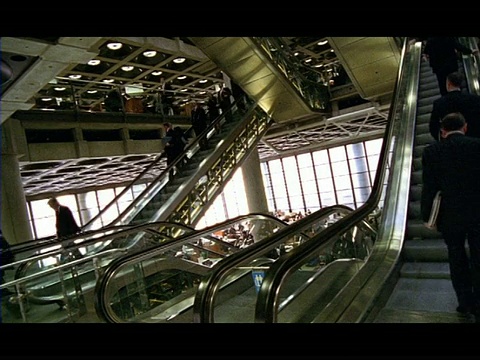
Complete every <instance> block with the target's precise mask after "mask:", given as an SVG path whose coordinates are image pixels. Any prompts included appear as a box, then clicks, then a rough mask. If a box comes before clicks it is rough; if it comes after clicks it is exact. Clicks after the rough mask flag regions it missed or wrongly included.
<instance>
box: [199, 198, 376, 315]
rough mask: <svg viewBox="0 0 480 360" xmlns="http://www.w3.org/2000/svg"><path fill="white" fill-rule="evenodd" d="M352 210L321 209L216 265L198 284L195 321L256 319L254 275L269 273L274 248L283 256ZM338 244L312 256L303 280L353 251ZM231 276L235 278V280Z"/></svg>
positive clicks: (335, 207)
mask: <svg viewBox="0 0 480 360" xmlns="http://www.w3.org/2000/svg"><path fill="white" fill-rule="evenodd" d="M350 212H352V209H351V208H349V207H347V206H343V205H333V206H330V207H327V208H323V209H320V210H318V211H316V212H314V213H313V214H311V215H309V216H307V217H305V218H303V219H301V220H298V221H297V222H295V223H293V224H291V225H289V226H288V227H287V228H284V229H282V230H279V231H278V232H276V233H275V234H273V235H271V236H270V237H268V238H266V239H263V240H262V241H261V242H257V243H255V244H254V245H252V246H250V247H249V248H248V249H245V250H242V251H239V252H237V253H236V254H233V255H231V256H230V257H228V258H227V259H225V260H224V261H222V262H221V263H219V264H218V265H216V266H215V267H214V268H213V270H212V271H211V272H210V273H209V274H208V275H207V276H205V277H204V278H203V279H202V281H201V283H200V284H199V288H198V291H197V293H196V295H195V303H194V321H195V322H201V323H205V322H208V323H210V322H254V309H255V301H256V290H255V286H254V285H255V284H254V282H253V281H252V276H253V277H254V278H257V277H260V278H261V277H262V276H263V274H264V273H268V271H269V270H268V269H269V268H270V267H271V266H272V264H274V263H275V261H277V259H278V256H276V257H274V258H272V257H271V252H272V250H275V249H279V250H280V251H279V255H280V258H281V257H282V255H283V254H288V253H290V252H292V251H293V250H294V249H295V248H297V247H299V246H302V244H303V243H305V242H308V241H310V239H311V238H312V237H314V236H315V235H316V234H318V233H321V232H322V231H324V229H325V228H327V227H328V226H331V224H333V223H335V222H336V221H338V220H339V219H340V218H341V217H342V216H345V215H346V214H349V213H350ZM337 245H338V246H337V248H336V249H335V250H332V249H329V250H327V251H325V252H322V253H321V254H318V256H317V257H316V258H315V259H312V261H311V262H310V263H309V264H308V265H307V266H306V267H305V268H304V273H303V274H302V276H301V277H302V279H303V280H304V281H307V278H309V277H311V276H312V274H313V273H314V272H316V271H318V269H320V268H323V267H324V266H326V265H327V264H329V263H330V262H331V261H333V260H334V259H336V258H338V257H341V256H342V253H343V252H344V251H348V250H350V249H347V248H346V247H348V245H349V244H347V243H345V242H342V243H341V242H338V243H337ZM344 245H345V247H344ZM367 251H368V250H367ZM232 278H235V279H236V281H235V282H232V281H231V279H232ZM260 282H261V280H260ZM258 285H259V284H257V286H258ZM289 295H292V294H290V293H289ZM285 297H286V298H289V296H285Z"/></svg>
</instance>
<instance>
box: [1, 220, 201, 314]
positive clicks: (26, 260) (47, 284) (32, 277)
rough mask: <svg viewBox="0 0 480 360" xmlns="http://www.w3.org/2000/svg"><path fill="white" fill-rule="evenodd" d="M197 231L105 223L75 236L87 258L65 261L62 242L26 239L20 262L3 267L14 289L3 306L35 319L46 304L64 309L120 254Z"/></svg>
mask: <svg viewBox="0 0 480 360" xmlns="http://www.w3.org/2000/svg"><path fill="white" fill-rule="evenodd" d="M193 231H194V229H193V228H192V227H189V226H187V225H183V224H178V223H168V222H153V223H148V224H143V225H137V226H133V225H130V226H116V227H106V228H103V229H99V230H95V231H90V232H88V233H85V234H81V235H78V236H76V237H73V238H71V240H70V241H73V242H74V243H75V245H74V247H76V248H77V249H78V250H79V251H80V252H81V253H82V254H83V257H82V258H81V259H69V260H68V261H67V262H65V263H63V262H61V261H60V257H61V255H62V254H64V252H65V249H64V248H63V247H62V245H61V243H60V242H58V241H57V242H54V243H50V242H48V241H46V242H39V243H37V244H35V242H33V243H32V242H29V243H28V244H21V245H22V246H17V247H15V253H14V254H15V262H14V263H12V264H9V265H6V266H2V269H4V270H5V273H6V276H5V280H6V282H5V283H4V284H2V285H1V288H2V292H3V293H4V295H5V291H6V292H7V293H10V295H9V296H7V295H5V297H4V298H3V299H2V300H5V301H2V307H3V305H6V306H7V307H8V308H9V309H10V310H11V311H12V312H13V313H14V314H16V315H17V318H20V317H22V318H23V320H25V321H27V319H28V320H29V321H32V317H33V319H36V316H37V315H36V312H39V313H43V312H45V311H47V310H45V309H55V310H58V309H59V308H60V309H62V308H64V307H65V306H66V305H68V304H69V303H71V301H75V302H76V303H77V305H76V306H78V304H79V303H80V302H79V301H78V299H79V298H82V297H83V295H82V294H83V292H85V291H89V289H92V288H93V287H94V286H95V281H96V278H97V277H98V275H99V274H100V273H101V272H102V269H103V268H104V267H106V266H107V265H108V264H109V263H110V262H111V261H112V260H113V259H115V258H116V257H118V256H120V255H123V254H125V253H129V252H135V251H139V250H144V249H148V248H152V247H154V246H156V245H158V244H159V243H163V242H168V241H172V240H174V239H175V238H176V237H179V236H182V235H184V234H186V233H190V232H193ZM74 299H76V300H74ZM70 305H71V304H70ZM42 307H44V308H45V309H41V308H42ZM70 307H71V306H70ZM30 308H32V310H31V311H28V314H27V310H29V309H30ZM27 315H28V316H27ZM33 322H35V321H34V320H33Z"/></svg>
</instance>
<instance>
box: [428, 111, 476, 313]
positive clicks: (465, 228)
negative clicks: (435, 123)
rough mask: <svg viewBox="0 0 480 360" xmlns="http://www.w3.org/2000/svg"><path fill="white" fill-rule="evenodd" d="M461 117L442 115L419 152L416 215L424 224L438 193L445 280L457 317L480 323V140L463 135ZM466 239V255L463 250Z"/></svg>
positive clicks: (464, 127) (462, 120)
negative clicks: (433, 138)
mask: <svg viewBox="0 0 480 360" xmlns="http://www.w3.org/2000/svg"><path fill="white" fill-rule="evenodd" d="M466 129H467V124H466V122H465V118H464V117H463V115H462V114H461V113H451V114H448V115H446V116H445V117H444V118H443V119H442V122H441V134H442V137H443V138H444V139H443V140H442V141H440V142H434V143H432V144H430V145H428V146H427V147H426V148H425V149H424V151H423V154H422V166H423V168H422V177H423V184H422V195H421V203H420V204H421V215H422V219H423V221H424V224H425V226H427V227H428V224H427V223H428V219H429V217H430V212H431V209H432V204H433V199H434V197H435V194H436V193H437V191H441V193H442V200H441V204H440V210H439V214H438V217H437V223H436V227H437V229H438V231H439V232H440V233H441V234H442V236H443V239H444V241H445V243H446V245H447V249H448V262H449V267H450V278H451V281H452V285H453V288H454V290H455V293H456V296H457V300H458V307H457V311H458V312H459V313H461V314H468V313H473V314H474V315H475V317H476V321H477V322H480V211H479V209H480V191H478V179H480V139H478V138H473V137H469V136H465V132H466ZM466 241H468V247H469V255H468V253H467V251H466V249H465V242H466Z"/></svg>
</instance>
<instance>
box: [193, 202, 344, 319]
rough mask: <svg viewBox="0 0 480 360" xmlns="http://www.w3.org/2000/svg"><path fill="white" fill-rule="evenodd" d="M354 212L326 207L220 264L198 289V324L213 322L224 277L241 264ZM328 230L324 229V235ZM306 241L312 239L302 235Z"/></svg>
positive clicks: (196, 299) (334, 206)
mask: <svg viewBox="0 0 480 360" xmlns="http://www.w3.org/2000/svg"><path fill="white" fill-rule="evenodd" d="M352 211H353V209H352V208H350V207H348V206H345V205H332V206H329V207H325V208H322V209H320V210H318V211H316V212H314V213H312V214H311V215H309V216H306V217H304V218H302V219H300V220H298V221H296V222H295V223H293V224H291V225H289V226H288V227H287V228H284V229H280V230H279V231H277V232H276V233H275V234H273V235H271V236H269V237H267V238H265V239H262V241H259V242H256V243H254V244H253V245H251V246H249V247H248V248H246V249H244V250H243V251H239V252H237V253H235V254H233V255H231V256H229V257H228V258H227V259H225V260H224V261H221V262H219V263H217V264H216V265H215V266H214V267H213V270H212V271H211V272H210V273H209V274H208V275H207V276H205V277H204V278H203V279H202V281H201V282H200V284H199V286H198V290H197V292H196V294H195V300H194V309H193V313H194V322H201V323H203V322H213V316H214V314H213V305H214V302H215V296H216V294H217V291H218V289H219V287H220V283H221V281H222V280H223V278H224V276H225V275H226V274H227V273H228V272H229V271H231V270H232V269H233V268H235V267H236V266H238V265H239V264H240V263H243V262H248V261H253V260H255V258H257V257H258V256H259V255H258V254H259V253H260V254H262V253H265V252H267V251H269V250H270V249H272V248H274V247H275V246H276V245H278V244H279V243H282V242H284V241H285V239H286V238H290V237H291V236H293V235H296V234H298V233H299V229H304V228H306V227H308V226H311V225H312V224H314V223H317V222H318V221H319V220H320V219H323V218H326V217H328V216H330V215H332V214H335V213H350V212H352ZM323 231H325V230H322V232H323ZM301 235H303V236H305V238H310V236H308V235H305V234H304V233H301Z"/></svg>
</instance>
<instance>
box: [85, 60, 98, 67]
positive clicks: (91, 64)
mask: <svg viewBox="0 0 480 360" xmlns="http://www.w3.org/2000/svg"><path fill="white" fill-rule="evenodd" d="M87 64H88V65H90V66H97V65H98V64H100V60H97V59H93V60H90V61H89V62H88V63H87Z"/></svg>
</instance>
